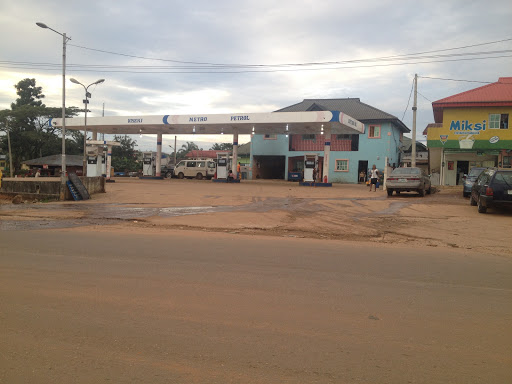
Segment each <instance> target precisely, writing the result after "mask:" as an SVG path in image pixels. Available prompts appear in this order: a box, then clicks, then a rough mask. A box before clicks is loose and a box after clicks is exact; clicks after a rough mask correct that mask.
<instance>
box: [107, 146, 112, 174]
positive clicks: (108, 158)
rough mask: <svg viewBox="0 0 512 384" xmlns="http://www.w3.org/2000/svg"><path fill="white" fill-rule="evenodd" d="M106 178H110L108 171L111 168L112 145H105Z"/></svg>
mask: <svg viewBox="0 0 512 384" xmlns="http://www.w3.org/2000/svg"><path fill="white" fill-rule="evenodd" d="M106 163H107V164H106V165H107V169H106V171H107V180H110V173H111V168H112V145H107V161H106Z"/></svg>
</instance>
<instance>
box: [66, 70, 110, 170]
mask: <svg viewBox="0 0 512 384" xmlns="http://www.w3.org/2000/svg"><path fill="white" fill-rule="evenodd" d="M69 80H70V81H71V82H72V83H75V84H80V85H81V86H82V87H84V90H85V99H84V110H85V122H84V161H83V171H82V175H83V176H87V149H86V146H87V104H89V98H90V97H91V94H90V93H89V87H90V86H91V85H96V84H101V83H103V82H104V81H105V79H99V80H96V81H95V82H94V83H91V84H89V85H88V86H87V87H86V86H85V85H83V84H82V83H81V82H79V81H78V80H76V79H73V78H71V79H69Z"/></svg>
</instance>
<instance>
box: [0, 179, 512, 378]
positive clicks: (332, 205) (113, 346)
mask: <svg viewBox="0 0 512 384" xmlns="http://www.w3.org/2000/svg"><path fill="white" fill-rule="evenodd" d="M107 188H108V191H107V193H105V194H98V195H94V196H93V198H92V199H91V200H89V201H85V202H56V203H41V202H36V203H33V202H27V203H24V204H19V205H14V204H11V203H10V200H9V199H5V198H4V199H2V198H0V383H2V384H3V383H60V382H62V383H67V382H70V383H99V382H110V383H139V382H140V383H169V382H170V383H187V384H188V383H220V384H224V383H307V384H309V383H347V384H348V383H390V384H394V383H428V384H432V383H440V384H441V383H481V384H487V383H511V382H512V368H511V367H512V360H511V356H512V349H511V347H510V346H511V345H512V333H511V331H510V319H511V318H512V312H511V311H512V306H511V305H510V303H511V302H512V285H511V284H512V283H511V281H512V280H511V279H510V276H511V275H512V258H511V257H510V256H512V245H511V244H510V240H509V239H510V234H511V233H512V232H511V223H512V213H511V212H510V211H504V212H501V211H500V212H498V211H491V210H490V211H489V213H488V214H485V215H483V214H479V213H477V210H476V208H475V207H471V206H470V205H469V201H468V199H465V198H463V197H462V191H461V190H460V188H444V189H442V190H441V191H439V192H438V193H434V194H432V195H430V196H425V197H424V198H420V197H418V196H417V195H416V194H402V195H401V196H398V197H396V196H393V197H392V198H388V197H387V195H386V193H385V192H383V191H381V190H380V191H377V192H369V191H368V189H367V188H366V187H365V186H363V185H335V186H333V187H332V188H310V187H299V186H298V185H297V184H296V183H287V182H282V181H250V182H244V183H241V184H217V183H212V182H210V181H198V180H138V179H128V178H126V179H121V178H118V179H116V182H115V183H111V184H108V185H107Z"/></svg>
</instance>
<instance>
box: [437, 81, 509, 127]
mask: <svg viewBox="0 0 512 384" xmlns="http://www.w3.org/2000/svg"><path fill="white" fill-rule="evenodd" d="M489 106H500V107H502V106H512V77H500V78H499V80H498V82H496V83H492V84H487V85H484V86H483V87H478V88H475V89H471V90H469V91H466V92H462V93H458V94H456V95H453V96H449V97H446V98H444V99H441V100H437V101H434V102H433V103H432V108H433V110H434V120H435V122H436V123H442V122H443V109H444V108H458V107H489Z"/></svg>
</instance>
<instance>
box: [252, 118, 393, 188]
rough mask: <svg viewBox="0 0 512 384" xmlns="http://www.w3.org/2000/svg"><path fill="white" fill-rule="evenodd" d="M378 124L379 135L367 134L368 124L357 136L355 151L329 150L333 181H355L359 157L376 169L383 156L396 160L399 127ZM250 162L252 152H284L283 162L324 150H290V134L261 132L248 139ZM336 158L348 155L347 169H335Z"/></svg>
mask: <svg viewBox="0 0 512 384" xmlns="http://www.w3.org/2000/svg"><path fill="white" fill-rule="evenodd" d="M375 125H380V126H381V136H380V138H378V139H370V138H368V126H369V125H368V124H367V125H366V132H365V133H364V134H361V135H360V136H359V150H358V151H331V154H330V158H329V176H328V177H329V181H330V182H333V183H357V181H358V173H359V172H358V166H359V160H367V161H368V167H369V168H371V167H372V165H373V164H375V165H376V166H377V168H378V169H379V170H381V171H382V170H383V169H384V160H385V157H386V156H387V157H388V161H389V163H390V164H391V165H392V164H393V163H396V165H397V166H398V161H399V153H400V150H399V147H400V144H401V143H400V130H399V129H398V128H397V127H396V126H395V125H394V124H391V123H389V122H384V123H380V124H375ZM251 142H252V146H251V164H254V162H253V156H265V155H266V156H270V155H275V156H283V155H284V156H286V164H288V158H289V157H297V156H304V155H305V154H315V153H316V154H318V155H319V156H321V157H323V151H322V152H317V151H307V152H304V151H289V150H288V148H289V138H287V137H285V135H278V136H277V140H265V139H263V135H254V136H253V137H252V139H251ZM336 159H348V160H349V169H348V172H337V171H335V166H336Z"/></svg>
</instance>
